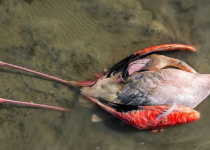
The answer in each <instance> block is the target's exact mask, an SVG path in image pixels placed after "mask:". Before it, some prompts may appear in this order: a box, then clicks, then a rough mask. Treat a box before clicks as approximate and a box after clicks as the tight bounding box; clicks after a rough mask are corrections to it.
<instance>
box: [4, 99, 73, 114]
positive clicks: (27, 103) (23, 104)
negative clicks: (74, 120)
mask: <svg viewBox="0 0 210 150" xmlns="http://www.w3.org/2000/svg"><path fill="white" fill-rule="evenodd" d="M0 103H9V104H18V105H22V106H31V107H38V108H47V109H52V110H58V111H69V109H67V108H62V107H56V106H49V105H42V104H36V103H29V102H20V101H14V100H9V99H4V98H0Z"/></svg>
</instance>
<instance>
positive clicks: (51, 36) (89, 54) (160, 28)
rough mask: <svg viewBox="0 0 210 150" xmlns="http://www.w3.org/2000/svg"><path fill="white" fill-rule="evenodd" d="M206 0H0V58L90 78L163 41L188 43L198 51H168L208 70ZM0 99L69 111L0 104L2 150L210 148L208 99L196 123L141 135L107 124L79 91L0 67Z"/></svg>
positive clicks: (208, 7)
mask: <svg viewBox="0 0 210 150" xmlns="http://www.w3.org/2000/svg"><path fill="white" fill-rule="evenodd" d="M209 13H210V2H209V1H207V0H197V1H196V0H185V1H181V0H171V1H166V0H160V1H158V2H157V1H156V0H140V1H135V0H129V1H123V0H115V1H113V0H102V1H98V0H60V1H56V0H54V1H53V0H36V1H35V0H34V1H33V0H0V52H1V55H0V60H2V61H5V62H8V63H12V64H16V65H20V66H23V67H27V68H30V69H34V70H37V71H40V72H43V73H47V74H50V75H53V76H57V77H60V78H63V79H67V80H88V79H92V78H93V75H92V70H97V71H99V72H103V70H104V69H105V68H107V69H109V68H110V67H111V66H112V65H113V64H115V63H116V62H118V61H119V60H121V59H122V58H124V57H126V56H127V55H129V54H131V53H133V52H135V51H137V50H140V49H142V48H145V47H150V46H154V45H159V44H165V43H183V44H190V45H193V46H195V47H196V48H197V52H196V53H190V52H174V53H165V54H168V55H170V56H172V57H175V58H179V59H182V60H184V61H185V62H187V63H188V64H190V65H191V66H192V67H193V68H195V69H196V70H197V71H198V72H200V73H210V66H209V58H210V53H209V48H210V44H209V38H210V26H209V23H210V19H209ZM0 75H1V80H0V82H1V86H0V97H3V98H8V99H14V100H20V101H28V102H35V103H41V104H50V105H56V106H63V107H68V108H71V110H72V111H71V112H68V113H60V112H56V111H50V110H42V109H34V108H28V107H20V106H10V105H6V104H2V105H1V106H0V108H1V112H0V142H1V144H0V149H1V150H10V149H11V150H28V149H30V150H83V149H86V150H91V149H93V150H128V149H129V150H134V149H143V150H144V149H145V150H153V149H163V150H168V149H174V150H176V149H190V150H191V149H196V150H200V149H210V142H209V141H210V129H209V123H210V118H209V113H210V109H209V106H210V102H209V99H210V98H207V99H206V100H205V101H204V102H203V103H201V104H200V105H199V106H198V107H197V108H196V110H198V111H199V112H200V113H201V118H200V120H199V121H197V122H194V123H191V124H187V125H182V126H176V127H172V128H168V129H166V130H165V131H164V132H162V133H157V134H154V133H150V131H140V130H138V129H135V128H133V127H130V126H128V125H125V124H123V123H121V122H120V121H119V120H118V119H115V118H114V119H109V120H107V121H104V122H100V123H92V122H91V116H92V114H93V113H95V112H102V111H103V110H101V109H100V108H98V106H96V105H94V104H92V103H91V102H90V101H88V100H87V99H86V98H84V97H82V96H80V93H79V90H77V89H74V88H71V87H67V86H65V85H63V84H60V83H56V82H54V81H50V80H46V79H43V78H39V77H35V76H33V75H31V74H28V73H24V72H20V71H17V70H14V69H8V68H5V67H1V68H0Z"/></svg>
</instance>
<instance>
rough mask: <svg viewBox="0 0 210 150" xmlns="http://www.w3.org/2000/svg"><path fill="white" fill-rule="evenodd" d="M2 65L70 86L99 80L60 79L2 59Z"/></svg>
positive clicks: (91, 83) (88, 84) (84, 84)
mask: <svg viewBox="0 0 210 150" xmlns="http://www.w3.org/2000/svg"><path fill="white" fill-rule="evenodd" d="M0 66H7V67H11V68H15V69H19V70H23V71H26V72H29V73H32V74H36V75H39V76H42V77H45V78H49V79H52V80H55V81H58V82H61V83H64V84H67V85H70V86H75V87H84V86H91V85H93V84H94V83H95V82H96V81H97V80H93V81H66V80H63V79H60V78H57V77H53V76H50V75H47V74H44V73H40V72H37V71H33V70H30V69H26V68H23V67H20V66H16V65H12V64H8V63H5V62H2V61H0Z"/></svg>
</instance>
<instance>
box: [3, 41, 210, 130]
mask: <svg viewBox="0 0 210 150" xmlns="http://www.w3.org/2000/svg"><path fill="white" fill-rule="evenodd" d="M169 50H190V51H195V48H194V47H191V46H188V45H182V44H165V45H160V46H155V47H150V48H146V49H143V50H141V51H138V52H136V53H134V54H132V55H130V56H128V57H126V58H125V59H123V60H122V61H120V62H119V63H117V64H116V65H115V66H114V67H113V68H112V69H111V70H110V72H109V73H108V74H107V75H105V76H102V75H101V74H99V73H98V74H97V75H98V76H99V77H100V78H97V79H95V80H93V81H66V80H62V79H59V78H56V77H52V76H49V75H46V74H42V73H39V72H36V71H33V70H29V69H26V68H22V67H19V66H15V65H11V64H8V63H4V62H0V65H1V66H8V67H12V68H16V69H20V70H23V71H27V72H30V73H33V74H36V75H40V76H43V77H46V78H50V79H52V80H56V81H59V82H62V83H64V84H67V85H71V86H81V87H84V88H82V93H83V94H84V95H85V96H86V97H87V98H89V99H90V100H92V101H93V102H94V103H97V104H98V105H99V106H100V107H102V108H103V109H105V110H106V111H108V112H110V113H111V114H113V115H115V116H116V117H118V118H119V119H121V120H123V121H125V122H126V123H128V124H130V125H132V126H134V127H137V128H140V129H156V128H164V127H167V126H173V125H177V124H184V123H187V122H192V121H195V120H197V119H199V117H200V114H199V113H198V112H197V111H195V110H193V109H191V108H194V107H191V106H196V105H197V104H199V103H200V102H201V101H202V100H203V99H204V98H205V97H206V96H207V95H208V94H209V91H205V90H204V91H205V92H203V94H201V95H202V96H201V97H200V99H199V101H196V100H197V99H198V98H196V99H195V100H194V101H192V102H191V101H189V98H188V99H187V101H185V100H184V98H182V97H183V96H185V94H186V93H187V95H189V97H190V92H191V91H190V90H193V85H189V84H186V85H184V87H185V88H188V86H191V87H190V88H188V90H185V91H182V92H181V93H179V92H180V91H179V90H177V89H178V88H179V87H180V88H181V87H182V84H179V85H177V84H175V83H180V82H182V81H184V80H185V78H186V79H188V80H191V79H195V78H196V79H197V78H199V79H200V80H199V81H202V80H204V78H205V79H206V78H207V75H200V74H197V73H196V71H195V70H194V69H193V68H191V67H190V66H188V65H187V64H185V63H184V62H182V61H180V60H178V59H174V58H169V57H166V56H161V55H148V54H150V53H152V52H157V51H169ZM167 66H173V67H177V68H180V69H182V70H184V71H182V70H178V69H162V68H164V67H167ZM140 70H152V71H145V72H138V71H140ZM179 73H182V78H177V79H175V77H177V76H178V74H179ZM161 75H162V76H161ZM188 76H190V77H188ZM165 77H169V79H167V80H165V79H164V78H165ZM147 78H148V80H147ZM170 79H171V80H170ZM172 79H173V80H176V82H175V81H173V80H172ZM193 81H194V80H192V82H193ZM199 81H197V80H196V83H198V82H199ZM151 82H154V83H155V82H157V83H155V84H151ZM142 83H143V85H145V87H143V86H142V85H141V84H142ZM164 84H165V85H167V87H166V88H165V89H167V88H172V89H171V90H170V89H167V90H170V92H171V93H170V92H167V91H164V90H165V89H164V90H161V89H160V90H157V91H158V92H160V95H161V96H162V99H161V97H159V99H156V98H155V96H157V93H156V95H155V94H153V93H155V89H158V88H159V86H160V87H161V88H163V87H164V86H165V85H164ZM200 84H201V82H200ZM154 85H156V87H154ZM173 86H179V87H178V88H175V89H173ZM141 88H142V89H143V91H141ZM201 88H204V89H205V88H206V86H203V87H201ZM128 89H129V90H128ZM126 91H127V92H126ZM194 91H195V93H196V92H197V93H199V92H201V89H199V88H196V90H194ZM161 92H162V93H161ZM151 93H152V94H151ZM132 94H133V95H132ZM173 94H179V96H177V97H176V99H173V96H174V95H173ZM130 95H132V96H134V98H133V97H132V96H130ZM193 96H194V95H192V94H191V98H192V99H193ZM198 97H199V96H198ZM165 98H167V99H165ZM179 98H182V99H181V100H180V99H179ZM2 102H5V103H17V102H16V101H12V100H10V101H8V100H5V99H2ZM190 103H191V104H190ZM17 104H18V103H17ZM19 104H21V103H19ZM24 104H27V105H29V104H30V103H26V102H25V103H24ZM36 105H37V106H38V107H43V108H45V106H46V105H42V106H41V105H39V104H36ZM186 106H188V107H191V108H188V107H186ZM165 111H166V112H165ZM168 112H170V113H168ZM159 116H161V117H159Z"/></svg>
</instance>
